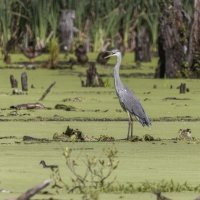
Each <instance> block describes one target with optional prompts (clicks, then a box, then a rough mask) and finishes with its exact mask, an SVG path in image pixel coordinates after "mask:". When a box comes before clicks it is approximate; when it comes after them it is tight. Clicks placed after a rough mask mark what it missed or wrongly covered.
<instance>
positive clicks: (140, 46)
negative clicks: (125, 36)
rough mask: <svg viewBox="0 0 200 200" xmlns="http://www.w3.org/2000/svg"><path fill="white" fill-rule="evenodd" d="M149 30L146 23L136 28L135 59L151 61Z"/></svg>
mask: <svg viewBox="0 0 200 200" xmlns="http://www.w3.org/2000/svg"><path fill="white" fill-rule="evenodd" d="M149 32H150V31H149V30H148V27H147V26H146V25H142V26H141V27H137V28H136V41H135V45H136V46H135V61H140V62H141V61H144V62H148V61H151V38H150V34H149Z"/></svg>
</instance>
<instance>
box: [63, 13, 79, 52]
mask: <svg viewBox="0 0 200 200" xmlns="http://www.w3.org/2000/svg"><path fill="white" fill-rule="evenodd" d="M74 19H75V11H74V10H61V16H60V20H59V31H60V43H61V49H62V50H67V51H70V50H71V49H72V43H73V40H74V33H75V32H78V31H79V30H78V29H77V28H75V27H74Z"/></svg>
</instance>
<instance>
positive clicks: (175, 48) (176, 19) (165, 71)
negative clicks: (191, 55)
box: [158, 0, 188, 78]
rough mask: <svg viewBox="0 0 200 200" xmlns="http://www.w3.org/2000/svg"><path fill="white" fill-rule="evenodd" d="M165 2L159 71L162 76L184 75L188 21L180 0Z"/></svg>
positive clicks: (161, 29)
mask: <svg viewBox="0 0 200 200" xmlns="http://www.w3.org/2000/svg"><path fill="white" fill-rule="evenodd" d="M169 2H170V1H165V2H163V4H164V5H163V10H162V14H161V16H160V20H159V40H158V51H159V56H160V60H159V70H158V71H159V72H160V78H163V77H164V76H166V77H167V78H175V77H178V76H182V74H181V73H182V69H183V68H184V64H185V62H186V55H187V46H188V35H187V31H186V30H187V29H188V21H187V20H185V17H184V10H183V9H182V5H181V2H180V0H173V2H172V3H169Z"/></svg>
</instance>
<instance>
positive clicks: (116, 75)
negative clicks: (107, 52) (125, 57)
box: [114, 56, 123, 90]
mask: <svg viewBox="0 0 200 200" xmlns="http://www.w3.org/2000/svg"><path fill="white" fill-rule="evenodd" d="M121 61H122V58H121V56H118V57H117V64H116V65H115V68H114V79H115V89H116V90H117V88H122V87H123V84H122V81H121V79H120V77H119V68H120V65H121Z"/></svg>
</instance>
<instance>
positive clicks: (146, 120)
mask: <svg viewBox="0 0 200 200" xmlns="http://www.w3.org/2000/svg"><path fill="white" fill-rule="evenodd" d="M139 122H140V123H141V124H142V126H151V121H150V119H149V118H148V117H147V115H146V116H145V117H143V118H139Z"/></svg>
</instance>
